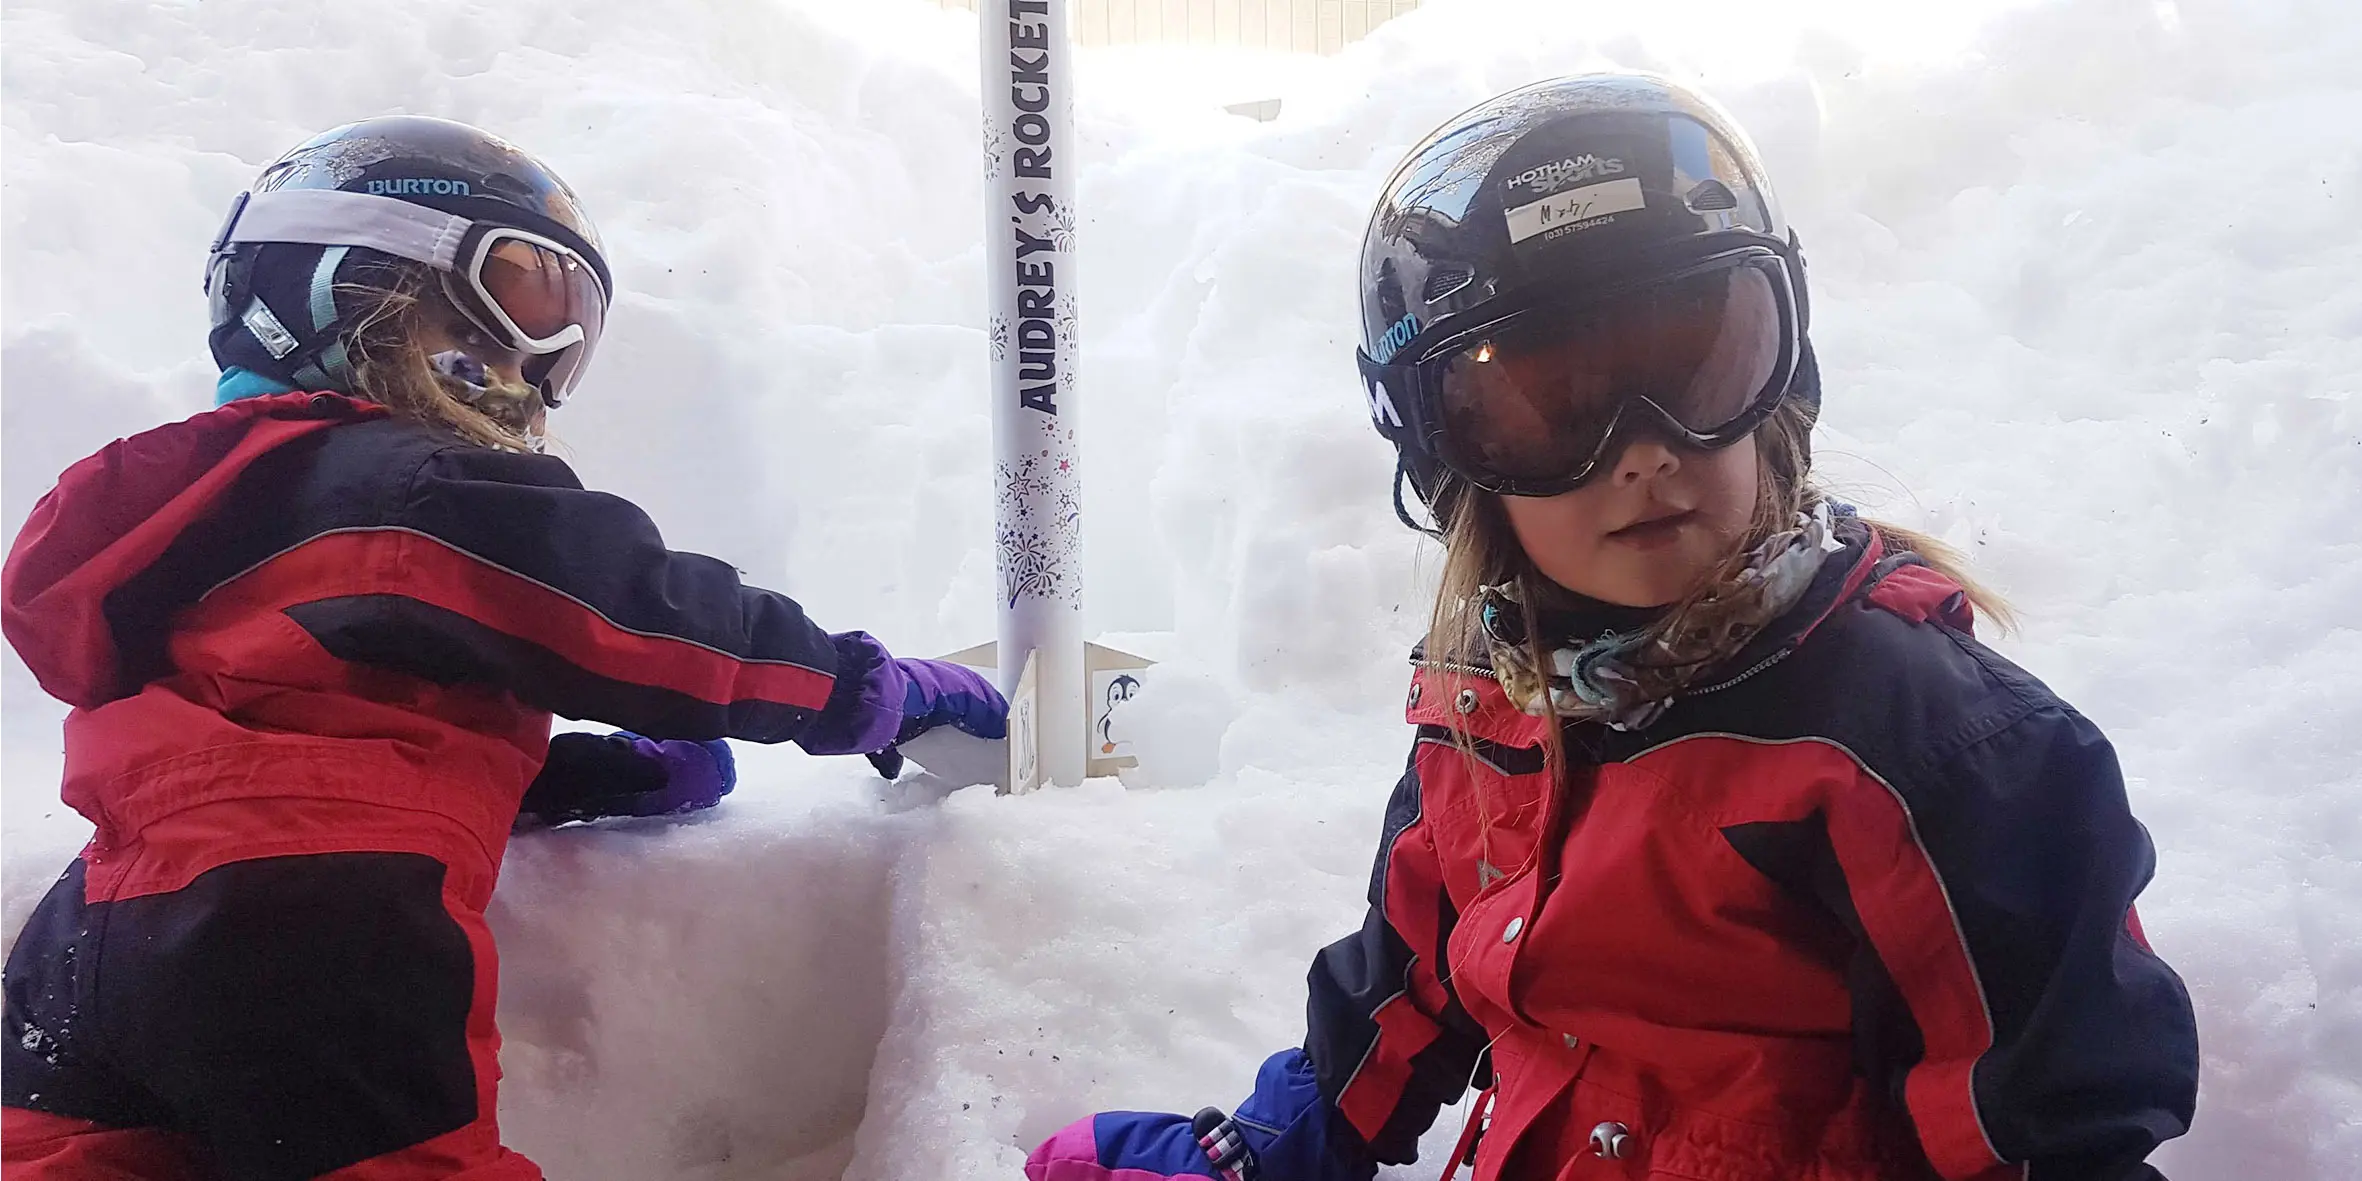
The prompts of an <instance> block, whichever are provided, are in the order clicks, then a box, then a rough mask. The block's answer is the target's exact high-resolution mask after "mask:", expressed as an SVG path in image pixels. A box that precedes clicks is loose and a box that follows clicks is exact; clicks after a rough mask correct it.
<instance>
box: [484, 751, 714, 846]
mask: <svg viewBox="0 0 2362 1181" xmlns="http://www.w3.org/2000/svg"><path fill="white" fill-rule="evenodd" d="M737 784H738V763H737V760H736V759H734V758H733V757H731V754H730V744H729V743H727V742H724V741H722V740H721V739H718V738H717V739H714V740H713V741H711V742H690V741H687V740H686V739H667V740H663V741H659V740H657V739H654V738H643V737H641V736H639V735H637V734H634V733H632V732H631V731H629V730H618V731H616V732H615V733H613V734H579V733H567V734H554V735H551V736H550V740H549V759H548V761H547V762H545V763H543V764H542V767H541V774H539V775H537V776H535V777H534V780H533V783H532V785H531V786H529V787H527V788H526V789H525V801H524V804H523V805H522V806H521V807H520V808H519V809H518V815H517V825H518V827H521V828H534V827H544V826H548V825H556V824H565V823H567V822H569V821H574V820H599V819H603V818H605V817H609V816H671V815H676V814H679V813H682V812H696V811H700V810H703V809H706V808H711V807H713V806H714V805H715V804H718V803H720V802H722V797H723V796H726V795H729V794H730V789H731V788H733V787H735V786H737Z"/></svg>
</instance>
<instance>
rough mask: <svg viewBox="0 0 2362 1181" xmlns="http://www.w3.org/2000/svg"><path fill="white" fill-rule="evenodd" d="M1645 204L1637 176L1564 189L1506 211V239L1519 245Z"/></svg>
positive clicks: (1641, 206) (1639, 207)
mask: <svg viewBox="0 0 2362 1181" xmlns="http://www.w3.org/2000/svg"><path fill="white" fill-rule="evenodd" d="M1647 205H1648V202H1647V200H1646V199H1645V198H1643V197H1642V195H1641V192H1640V180H1639V178H1638V177H1626V178H1624V179H1623V180H1611V181H1608V182H1607V183H1605V184H1596V185H1584V186H1583V187H1582V188H1579V189H1568V190H1567V191H1565V192H1563V193H1553V194H1551V195H1550V196H1547V197H1544V198H1542V199H1541V200H1539V201H1536V202H1533V203H1532V204H1530V205H1520V206H1517V207H1516V208H1514V209H1511V210H1509V212H1508V218H1509V240H1510V241H1511V242H1512V243H1516V242H1523V241H1525V240H1526V239H1528V238H1531V237H1534V236H1536V235H1538V234H1547V233H1549V232H1551V231H1552V230H1561V229H1565V228H1567V227H1569V226H1576V225H1581V224H1582V223H1584V222H1587V221H1597V220H1598V219H1600V218H1603V217H1606V216H1608V215H1610V214H1616V213H1625V212H1628V211H1630V210H1634V209H1641V208H1645V207H1647Z"/></svg>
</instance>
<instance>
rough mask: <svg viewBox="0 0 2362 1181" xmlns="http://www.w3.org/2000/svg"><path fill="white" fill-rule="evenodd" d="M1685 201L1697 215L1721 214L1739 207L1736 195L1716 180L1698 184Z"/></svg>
mask: <svg viewBox="0 0 2362 1181" xmlns="http://www.w3.org/2000/svg"><path fill="white" fill-rule="evenodd" d="M1685 200H1686V202H1687V203H1688V205H1689V207H1690V209H1691V210H1693V211H1695V212H1698V213H1721V212H1725V211H1727V210H1732V209H1737V208H1738V207H1739V198H1738V195H1737V194H1736V193H1733V192H1731V191H1730V186H1729V185H1726V184H1724V183H1722V182H1721V181H1718V180H1707V181H1700V182H1698V187H1696V188H1694V189H1691V190H1690V191H1689V196H1688V197H1687V198H1685Z"/></svg>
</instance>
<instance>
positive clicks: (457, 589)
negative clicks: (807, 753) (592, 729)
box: [287, 447, 882, 742]
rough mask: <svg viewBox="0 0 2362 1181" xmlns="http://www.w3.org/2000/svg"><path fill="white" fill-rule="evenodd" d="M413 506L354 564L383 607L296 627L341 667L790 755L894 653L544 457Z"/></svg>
mask: <svg viewBox="0 0 2362 1181" xmlns="http://www.w3.org/2000/svg"><path fill="white" fill-rule="evenodd" d="M402 496H403V500H402V502H401V503H400V504H398V505H396V506H394V507H393V510H392V511H391V512H390V513H388V514H387V518H386V519H388V520H390V521H391V522H392V525H391V527H389V528H386V529H381V530H372V531H371V532H372V533H375V534H379V535H380V536H376V537H373V538H371V539H370V547H369V548H366V549H356V550H354V551H352V552H353V553H354V554H355V555H356V556H358V557H360V558H361V559H363V560H366V561H369V562H374V563H382V564H383V565H384V566H385V568H386V570H387V571H388V573H386V574H384V575H383V576H372V577H370V578H369V579H367V580H366V583H365V584H364V585H365V586H366V587H367V588H368V589H369V590H370V591H371V592H372V593H346V594H338V595H334V596H331V597H325V598H322V599H319V600H316V601H312V602H307V603H303V604H299V605H297V606H295V607H293V608H290V609H289V610H288V612H287V614H288V615H289V616H290V617H291V618H293V619H294V620H295V621H296V622H297V623H298V624H300V625H301V626H303V627H304V628H305V629H306V630H307V631H308V632H310V633H311V634H312V635H313V637H314V638H315V639H317V640H318V641H319V642H320V643H321V644H322V646H324V647H325V648H327V649H328V650H329V651H330V652H331V653H333V654H335V655H337V656H339V657H341V658H344V659H347V660H353V661H358V662H362V663H367V664H374V665H378V666H381V667H390V668H395V669H399V670H401V671H405V672H409V673H412V674H415V675H419V676H423V677H426V678H428V679H431V680H434V681H436V682H438V683H443V684H482V685H490V686H494V687H497V688H501V689H505V690H507V691H510V692H513V693H515V694H516V695H517V697H518V698H519V699H521V700H524V701H526V702H529V703H531V704H533V705H535V706H537V707H539V708H543V709H547V710H550V711H551V712H553V713H558V714H562V715H564V716H567V717H572V718H585V719H593V720H597V721H602V722H607V723H611V724H614V725H618V726H622V727H624V728H626V729H630V730H635V731H638V732H639V733H642V734H645V735H648V736H650V737H653V738H687V739H697V740H705V739H712V738H721V737H731V738H742V739H749V740H753V741H758V742H781V741H786V740H789V739H793V738H796V737H798V736H799V735H800V734H802V733H804V732H805V731H806V730H807V729H808V728H812V725H813V722H814V719H815V718H817V717H820V716H821V715H822V713H823V711H824V710H825V709H827V708H829V707H830V706H831V704H832V700H834V699H844V700H843V701H839V702H836V704H838V705H839V706H840V708H852V707H856V706H858V705H859V704H860V703H859V702H858V701H856V700H854V699H855V698H857V697H858V696H859V694H858V693H857V692H854V691H853V690H857V689H858V688H859V686H858V685H857V684H855V683H854V682H857V681H858V680H859V679H860V673H861V672H862V671H863V670H865V669H867V668H868V667H869V666H870V665H873V664H875V663H876V660H875V659H872V657H874V656H877V655H882V652H872V651H871V650H873V649H875V648H876V645H875V643H874V641H869V640H868V639H867V637H865V636H861V635H859V633H847V635H845V636H837V637H832V636H831V635H829V634H828V633H827V632H825V631H822V630H821V629H820V628H819V627H818V626H817V625H815V624H814V623H813V622H812V621H811V620H809V619H807V618H805V616H804V612H803V609H802V608H801V607H798V606H797V605H796V604H795V602H794V601H793V600H790V599H788V598H787V597H786V596H784V595H779V594H775V593H773V592H770V591H766V590H762V589H760V588H757V587H751V586H747V585H746V584H744V583H743V582H741V581H740V580H739V577H738V572H737V571H736V570H734V569H733V568H731V567H730V566H729V565H728V564H727V563H724V562H720V561H716V560H715V559H713V558H708V557H704V556H702V555H699V554H690V553H680V552H677V551H674V550H670V549H667V548H666V547H665V544H664V539H663V537H662V536H661V535H659V533H658V532H657V529H656V525H655V523H654V522H652V521H650V520H649V519H648V516H647V514H646V513H643V512H641V511H640V510H639V508H638V507H636V506H634V505H633V504H632V503H631V502H629V501H626V500H624V499H622V498H620V497H616V496H611V495H607V494H605V493H599V492H591V491H586V490H585V489H584V488H583V487H582V485H581V484H580V483H579V482H578V481H576V479H575V477H574V473H573V472H572V470H570V469H569V468H568V467H567V466H566V464H565V463H564V462H563V461H561V460H558V459H556V458H553V457H550V456H542V455H522V454H515V453H509V452H501V451H494V450H489V449H485V448H477V447H450V448H444V449H441V450H438V451H435V452H434V453H432V454H431V455H430V456H428V458H427V459H426V460H425V461H424V462H423V463H422V464H421V465H420V466H419V468H418V469H417V471H416V472H415V473H414V474H413V475H412V476H411V478H410V479H409V481H408V484H407V487H406V489H405V491H404V492H403V494H402ZM388 592H392V593H388ZM840 667H848V671H850V672H852V673H853V674H854V675H852V676H849V677H848V678H846V683H844V684H840V683H839V680H838V677H837V673H838V671H839V669H840ZM820 728H822V729H827V728H830V727H829V724H828V720H827V719H825V718H823V719H822V726H821V727H820Z"/></svg>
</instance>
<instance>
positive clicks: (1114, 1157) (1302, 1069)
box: [1025, 1050, 1378, 1181]
mask: <svg viewBox="0 0 2362 1181" xmlns="http://www.w3.org/2000/svg"><path fill="white" fill-rule="evenodd" d="M1335 1116H1336V1110H1335V1109H1334V1108H1332V1107H1331V1106H1330V1105H1329V1102H1328V1100H1326V1099H1324V1098H1322V1097H1321V1094H1320V1088H1319V1087H1318V1086H1316V1085H1315V1084H1314V1082H1313V1075H1312V1060H1311V1059H1310V1058H1307V1057H1306V1056H1305V1054H1304V1051H1302V1050H1288V1051H1286V1052H1284V1053H1279V1054H1274V1055H1272V1056H1271V1057H1270V1058H1269V1059H1267V1060H1265V1062H1264V1063H1263V1069H1262V1070H1260V1071H1258V1072H1256V1075H1255V1093H1254V1094H1252V1095H1249V1096H1247V1100H1246V1102H1244V1103H1241V1104H1239V1105H1238V1111H1237V1113H1236V1114H1233V1115H1228V1116H1225V1115H1223V1114H1222V1112H1221V1111H1220V1110H1218V1109H1215V1108H1211V1107H1209V1108H1207V1109H1205V1110H1204V1111H1200V1112H1198V1113H1197V1115H1196V1116H1195V1117H1190V1116H1182V1115H1172V1114H1167V1113H1162V1112H1143V1111H1103V1112H1101V1113H1099V1114H1098V1115H1094V1116H1091V1117H1090V1118H1088V1119H1084V1120H1079V1121H1077V1122H1075V1123H1074V1124H1072V1125H1069V1126H1068V1127H1067V1129H1066V1130H1065V1131H1063V1132H1060V1133H1058V1134H1057V1135H1055V1136H1052V1137H1051V1138H1049V1139H1048V1140H1046V1141H1044V1142H1043V1143H1042V1146H1041V1147H1040V1148H1037V1149H1034V1151H1033V1156H1032V1157H1030V1158H1028V1159H1027V1160H1026V1162H1025V1176H1026V1178H1027V1181H1152V1179H1154V1178H1182V1177H1213V1178H1219V1179H1221V1181H1369V1179H1370V1178H1371V1177H1373V1176H1375V1175H1376V1174H1377V1171H1378V1169H1377V1165H1376V1164H1374V1163H1372V1162H1371V1161H1369V1160H1368V1159H1367V1158H1365V1157H1362V1156H1361V1155H1360V1154H1358V1153H1355V1152H1353V1151H1352V1150H1351V1148H1350V1146H1349V1145H1347V1144H1340V1143H1338V1142H1337V1141H1335V1140H1332V1138H1331V1136H1330V1127H1331V1120H1333V1119H1334V1118H1335ZM1348 1139H1350V1138H1348Z"/></svg>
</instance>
